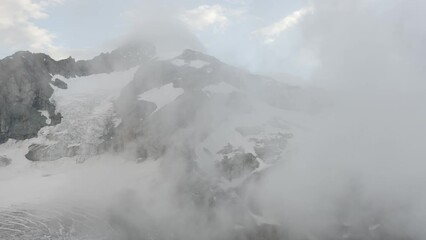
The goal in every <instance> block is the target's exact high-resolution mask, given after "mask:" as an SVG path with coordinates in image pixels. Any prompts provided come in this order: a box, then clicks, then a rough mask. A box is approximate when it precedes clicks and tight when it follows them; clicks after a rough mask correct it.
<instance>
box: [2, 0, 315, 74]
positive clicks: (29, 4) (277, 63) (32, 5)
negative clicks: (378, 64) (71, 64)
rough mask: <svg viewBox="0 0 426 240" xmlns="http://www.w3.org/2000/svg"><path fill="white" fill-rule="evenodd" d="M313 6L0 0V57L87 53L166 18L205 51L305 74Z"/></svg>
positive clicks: (233, 0)
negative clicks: (305, 23)
mask: <svg viewBox="0 0 426 240" xmlns="http://www.w3.org/2000/svg"><path fill="white" fill-rule="evenodd" d="M311 10H312V9H311V7H310V3H309V1H308V0H264V1H259V0H205V1H200V0H198V1H195V0H179V1H165V0H157V1H152V0H120V1H118V0H2V1H1V2H0V34H1V35H2V39H0V57H5V56H8V55H10V54H12V53H14V52H15V51H17V50H30V51H33V52H46V53H48V54H50V55H51V56H52V57H54V58H64V57H68V56H70V55H72V56H73V57H74V58H77V59H78V58H90V57H93V56H94V55H97V54H98V53H99V52H100V51H109V50H111V49H112V48H114V45H115V43H116V42H117V41H119V39H120V38H123V36H125V35H127V34H130V33H131V32H133V31H134V32H137V31H146V28H150V27H151V28H153V29H155V28H157V25H156V22H158V21H159V20H161V19H168V21H179V22H182V24H183V26H184V27H185V28H187V29H188V32H190V33H191V34H194V36H195V37H197V38H198V39H199V41H200V42H201V43H202V44H203V46H204V49H205V51H206V52H208V53H210V54H213V55H215V56H217V57H219V58H221V59H222V60H224V61H226V62H229V63H231V64H234V65H238V66H241V67H245V68H248V69H250V70H252V71H258V72H276V71H278V70H280V71H279V72H281V70H282V66H286V67H285V68H286V69H288V70H287V72H292V73H293V74H295V75H301V76H303V74H302V73H303V72H304V68H305V67H306V66H309V64H311V62H312V61H310V60H309V56H307V53H306V52H304V51H303V49H300V48H298V47H296V46H298V42H299V41H298V38H299V37H300V36H299V35H300V31H299V30H298V28H297V25H298V24H299V22H300V21H301V20H303V18H304V16H306V15H308V14H310V13H311ZM170 15H172V16H173V17H170ZM147 16H148V17H147ZM153 18H154V19H155V20H153ZM143 21H148V22H152V24H151V25H150V24H145V25H143V23H142V25H138V26H141V28H145V29H144V30H142V29H137V28H136V27H135V24H134V23H135V22H143ZM150 31H152V30H150ZM164 31H168V30H164ZM301 66H304V67H301Z"/></svg>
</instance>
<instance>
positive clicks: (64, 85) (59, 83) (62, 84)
mask: <svg viewBox="0 0 426 240" xmlns="http://www.w3.org/2000/svg"><path fill="white" fill-rule="evenodd" d="M52 85H53V86H55V87H58V88H60V89H67V88H68V84H67V83H66V82H64V81H62V80H60V79H58V78H56V79H55V80H54V81H52Z"/></svg>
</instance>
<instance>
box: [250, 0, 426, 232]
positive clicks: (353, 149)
mask: <svg viewBox="0 0 426 240" xmlns="http://www.w3.org/2000/svg"><path fill="white" fill-rule="evenodd" d="M313 6H314V9H315V10H314V11H315V13H314V14H313V15H311V16H309V18H308V19H306V22H304V25H303V31H304V43H305V44H306V46H308V47H310V49H312V51H313V52H315V53H316V55H317V57H318V59H319V62H320V66H319V67H318V68H317V69H315V71H314V74H313V76H312V79H311V83H312V84H313V85H315V86H319V87H321V88H322V89H326V91H327V94H328V96H330V97H331V99H332V100H331V103H332V104H331V106H330V105H329V106H327V107H325V108H323V110H322V111H321V112H320V113H319V114H317V115H316V116H315V117H314V119H315V120H312V122H310V124H308V126H309V129H310V130H309V131H302V132H304V133H300V134H298V133H295V136H296V137H298V139H297V141H296V142H297V144H294V145H293V146H294V147H293V149H292V151H291V154H289V156H288V157H286V159H284V161H283V162H282V163H281V164H280V166H279V167H277V168H275V169H273V170H272V171H271V173H270V174H269V175H268V176H267V177H265V179H264V181H263V183H262V184H261V187H259V192H256V195H257V196H258V197H257V198H258V199H259V201H260V202H262V204H263V205H262V206H264V207H265V211H266V212H268V215H270V216H271V218H273V219H276V221H278V222H280V224H282V226H283V227H285V228H287V229H289V231H290V232H292V234H294V235H293V236H297V237H301V238H312V239H336V238H339V239H340V238H350V239H422V238H423V237H424V235H425V232H424V229H423V228H422V227H421V225H422V223H423V222H424V219H425V217H426V215H425V214H426V213H425V204H426V202H425V192H424V190H423V189H425V183H426V179H425V177H424V174H423V173H422V170H421V169H423V168H424V167H425V163H424V161H423V159H424V157H425V153H424V150H423V143H424V141H425V127H424V122H425V117H426V115H425V111H424V107H423V103H424V102H425V99H424V90H425V85H424V82H423V79H424V78H425V72H424V67H423V66H424V63H425V61H424V54H422V53H423V52H424V47H423V46H422V45H421V44H418V43H419V41H420V39H424V36H425V35H424V31H423V30H421V29H420V28H418V26H419V24H420V23H421V22H422V21H424V19H423V18H424V17H422V16H421V15H420V14H419V13H418V11H419V9H420V8H421V7H422V6H424V4H423V3H421V2H420V1H410V2H403V1H315V3H314V4H313ZM420 25H421V24H420Z"/></svg>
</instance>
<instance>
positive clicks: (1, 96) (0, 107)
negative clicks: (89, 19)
mask: <svg viewBox="0 0 426 240" xmlns="http://www.w3.org/2000/svg"><path fill="white" fill-rule="evenodd" d="M154 53H155V49H154V47H153V46H152V45H149V44H131V45H126V46H124V47H121V48H118V49H116V50H114V51H112V52H110V53H103V54H101V55H99V56H97V57H95V58H93V59H91V60H80V61H76V60H75V59H73V58H71V57H70V58H68V59H63V60H59V61H56V60H54V59H52V58H51V57H49V56H48V55H46V54H43V53H31V52H28V51H21V52H17V53H15V54H13V55H12V56H9V57H6V58H4V59H2V60H1V61H0V143H4V142H6V141H7V140H8V139H16V140H23V139H28V138H32V137H35V136H37V133H38V131H39V130H40V129H41V128H42V127H44V126H47V125H56V124H58V123H60V122H61V118H62V116H61V113H57V112H56V111H55V105H54V103H52V102H51V101H50V98H51V96H52V94H53V91H54V90H53V88H52V85H54V86H59V87H62V88H66V85H64V83H63V82H62V81H60V80H59V79H52V76H55V75H61V76H64V77H66V78H70V77H79V76H87V75H91V74H98V73H110V72H114V71H120V70H126V69H129V68H131V67H134V66H137V65H140V64H142V63H143V62H146V61H148V60H149V59H151V58H152V56H153V55H154ZM43 112H45V113H46V114H42V113H43ZM47 114H48V116H49V117H46V115H47ZM47 118H49V119H47Z"/></svg>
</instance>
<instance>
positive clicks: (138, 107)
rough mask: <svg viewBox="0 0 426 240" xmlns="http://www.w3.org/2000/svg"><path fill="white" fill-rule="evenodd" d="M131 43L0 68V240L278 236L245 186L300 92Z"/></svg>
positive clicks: (270, 160) (207, 60)
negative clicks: (162, 56) (84, 55)
mask: <svg viewBox="0 0 426 240" xmlns="http://www.w3.org/2000/svg"><path fill="white" fill-rule="evenodd" d="M136 49H138V51H134V50H135V48H133V47H132V48H124V49H119V50H116V51H113V52H112V53H110V54H102V55H100V56H99V57H97V58H95V59H93V60H91V61H77V62H76V61H74V60H73V59H67V60H62V61H54V60H53V59H51V58H50V57H48V56H47V55H44V54H32V53H29V52H20V53H17V54H15V55H13V56H11V57H8V58H5V59H4V60H2V61H1V66H2V67H3V68H8V67H9V66H16V68H14V69H16V70H8V71H4V70H2V71H0V72H1V74H2V75H1V76H2V77H1V78H0V80H1V82H0V83H1V84H2V87H1V89H2V92H1V99H2V101H4V102H3V103H2V104H1V107H0V110H1V117H0V119H1V121H2V122H1V129H2V132H1V134H2V135H1V136H2V141H3V142H5V143H3V144H1V145H0V189H1V191H0V199H1V201H0V207H2V208H4V209H5V210H4V211H0V238H1V239H171V238H173V239H224V238H227V239H234V238H235V239H278V238H280V237H282V236H281V234H282V232H280V229H278V228H275V223H274V221H273V220H272V219H267V218H264V216H263V215H262V211H261V210H260V209H258V208H257V207H256V204H255V203H254V201H252V200H251V199H250V198H247V197H246V195H245V192H246V191H247V190H248V189H247V188H248V186H250V184H248V183H250V182H255V181H257V179H259V178H261V177H262V175H263V173H264V172H266V171H268V169H270V168H271V167H273V166H274V164H276V163H277V162H279V161H283V160H284V159H285V155H286V151H287V149H288V144H289V143H291V141H292V138H293V134H294V133H295V132H297V131H299V130H300V127H299V126H298V125H297V124H295V122H299V121H295V119H298V118H300V117H301V115H303V114H301V113H300V112H298V111H297V110H298V109H300V108H301V107H302V106H306V104H305V103H306V98H304V97H303V91H302V90H301V89H299V88H295V87H291V86H288V85H286V84H284V83H281V82H277V81H275V80H273V79H270V78H268V77H263V76H258V75H254V74H251V73H248V72H246V71H244V70H242V69H238V68H235V67H232V66H229V65H227V64H224V63H222V62H221V61H219V60H218V59H216V58H214V57H212V56H208V55H206V54H203V53H200V52H195V51H192V50H186V51H184V52H183V53H182V54H181V55H179V56H177V57H175V58H172V59H169V60H156V59H155V58H153V57H152V56H153V52H152V50H151V48H149V47H147V46H144V47H143V48H136ZM3 68H2V69H3ZM9 68H10V67H9ZM27 77H28V78H27ZM34 83H36V84H34ZM4 89H9V90H7V91H6V90H4ZM20 96H24V97H21V98H24V99H20ZM38 103H40V104H38ZM41 103H43V104H41ZM19 109H21V110H19ZM18 111H19V112H18ZM28 114H29V115H28ZM22 126H25V127H22ZM16 129H20V131H21V132H17V130H16ZM22 129H23V130H22ZM24 130H25V132H22V131H24ZM83 203H84V204H83ZM85 208H87V209H90V211H89V212H90V214H89V212H86V211H85V210H84V209H85ZM76 209H77V210H76ZM82 209H83V210H82ZM15 213H18V214H15ZM55 219H56V220H55ZM58 219H59V220H58ZM94 219H102V221H96V220H94ZM58 221H59V222H58ZM84 225H90V228H89V229H85V228H84V227H82V226H84ZM192 227H194V228H198V229H199V230H197V231H195V230H193V231H188V229H191V228H192ZM164 228H166V229H167V231H164ZM105 229H108V230H105ZM183 229H185V231H184V230H183ZM89 230H90V231H89ZM99 233H104V234H100V235H99ZM59 236H60V237H62V238H59ZM94 236H96V237H97V238H94ZM49 237H50V238H49Z"/></svg>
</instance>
